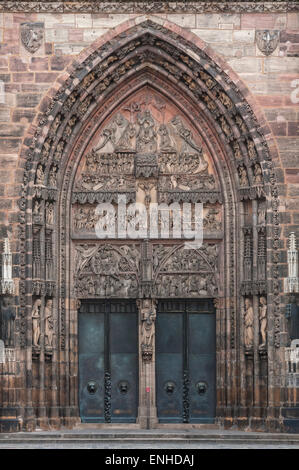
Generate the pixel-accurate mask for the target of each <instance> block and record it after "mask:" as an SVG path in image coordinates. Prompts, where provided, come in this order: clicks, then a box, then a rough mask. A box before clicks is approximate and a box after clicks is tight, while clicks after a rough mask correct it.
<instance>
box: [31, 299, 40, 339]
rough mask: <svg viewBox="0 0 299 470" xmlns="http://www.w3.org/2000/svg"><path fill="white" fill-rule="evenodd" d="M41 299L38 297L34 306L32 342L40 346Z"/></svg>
mask: <svg viewBox="0 0 299 470" xmlns="http://www.w3.org/2000/svg"><path fill="white" fill-rule="evenodd" d="M41 304H42V302H41V299H36V301H35V302H34V304H33V308H32V313H31V317H32V344H33V346H35V347H39V345H40V344H39V343H40V331H41V330H40V316H41V312H40V309H41Z"/></svg>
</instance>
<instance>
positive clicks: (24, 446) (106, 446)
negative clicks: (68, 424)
mask: <svg viewBox="0 0 299 470" xmlns="http://www.w3.org/2000/svg"><path fill="white" fill-rule="evenodd" d="M148 448H149V445H148V444H147V443H146V442H143V443H140V444H136V443H132V444H130V442H126V443H125V444H116V445H113V443H112V442H110V443H109V444H108V443H100V442H99V443H97V444H95V445H88V444H80V443H76V444H63V443H61V444H46V443H40V444H12V445H9V444H6V445H2V444H0V450H1V449H148ZM150 448H151V449H177V450H180V449H264V450H267V449H299V445H297V446H294V445H286V444H281V445H280V444H275V445H257V444H251V445H249V444H238V445H237V444H230V443H227V444H223V443H219V442H215V443H214V444H198V443H197V444H188V443H185V442H184V443H180V444H179V443H175V444H173V445H172V444H165V445H160V444H151V447H150Z"/></svg>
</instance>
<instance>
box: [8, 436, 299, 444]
mask: <svg viewBox="0 0 299 470" xmlns="http://www.w3.org/2000/svg"><path fill="white" fill-rule="evenodd" d="M110 441H113V442H133V441H134V442H144V441H145V442H205V441H211V442H215V441H217V442H220V441H221V442H240V443H242V442H243V443H244V442H251V443H253V442H256V443H260V444H261V443H270V442H271V443H282V442H286V443H287V444H290V443H294V444H299V437H298V438H292V437H288V438H287V439H281V438H273V437H268V438H265V437H264V436H261V437H259V438H252V437H249V438H246V437H243V436H242V437H241V436H190V437H189V436H188V437H186V436H185V437H182V436H179V437H173V436H163V437H154V436H126V437H120V436H105V437H103V436H63V437H61V436H51V437H44V436H43V437H42V438H41V437H37V436H35V437H33V436H32V437H20V436H10V437H5V438H2V437H0V444H3V443H5V442H6V443H13V442H21V443H25V442H32V443H34V442H44V443H45V442H49V443H52V442H110Z"/></svg>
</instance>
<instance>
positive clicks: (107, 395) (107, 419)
mask: <svg viewBox="0 0 299 470" xmlns="http://www.w3.org/2000/svg"><path fill="white" fill-rule="evenodd" d="M104 387H105V398H104V404H105V409H104V417H105V422H106V423H111V374H110V372H105V384H104Z"/></svg>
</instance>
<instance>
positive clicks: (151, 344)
mask: <svg viewBox="0 0 299 470" xmlns="http://www.w3.org/2000/svg"><path fill="white" fill-rule="evenodd" d="M149 250H150V245H149V243H148V240H145V241H144V242H143V244H142V246H141V277H142V279H141V287H140V297H144V298H139V299H137V307H138V311H139V373H140V376H139V411H138V422H139V424H140V425H141V427H142V428H152V427H153V426H154V425H155V423H157V408H156V384H155V382H156V371H155V363H156V362H155V327H156V324H155V322H156V304H157V301H156V300H155V299H152V298H151V295H152V256H151V254H150V252H149Z"/></svg>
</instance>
